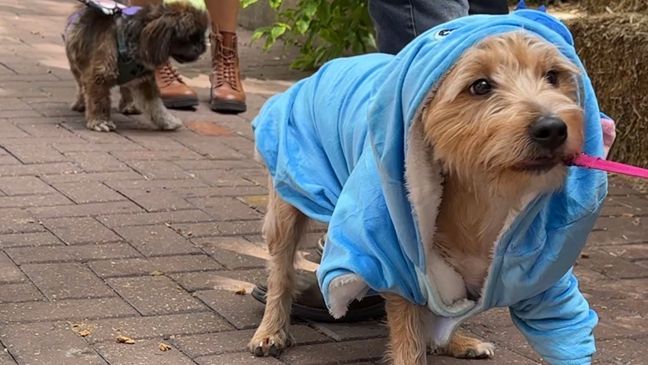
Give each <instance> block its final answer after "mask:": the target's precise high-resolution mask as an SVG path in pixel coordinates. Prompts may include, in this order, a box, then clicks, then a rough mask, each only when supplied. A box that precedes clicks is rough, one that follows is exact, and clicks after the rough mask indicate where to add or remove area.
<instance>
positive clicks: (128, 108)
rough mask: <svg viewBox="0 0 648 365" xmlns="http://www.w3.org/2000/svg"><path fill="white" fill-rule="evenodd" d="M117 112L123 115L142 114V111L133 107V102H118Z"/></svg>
mask: <svg viewBox="0 0 648 365" xmlns="http://www.w3.org/2000/svg"><path fill="white" fill-rule="evenodd" d="M119 112H120V113H122V114H124V115H134V114H142V111H141V110H140V109H139V108H138V107H137V105H135V102H133V101H130V102H123V101H120V102H119Z"/></svg>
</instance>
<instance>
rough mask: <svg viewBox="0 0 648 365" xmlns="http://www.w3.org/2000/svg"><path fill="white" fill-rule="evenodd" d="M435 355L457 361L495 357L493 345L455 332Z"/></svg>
mask: <svg viewBox="0 0 648 365" xmlns="http://www.w3.org/2000/svg"><path fill="white" fill-rule="evenodd" d="M437 353H438V354H441V355H448V356H452V357H456V358H459V359H486V358H491V357H493V355H495V345H493V344H492V343H490V342H484V341H482V340H479V339H477V338H473V337H468V336H466V335H463V334H461V333H459V332H455V333H454V334H453V335H452V338H450V342H449V343H448V345H447V346H445V347H443V348H440V349H438V350H437Z"/></svg>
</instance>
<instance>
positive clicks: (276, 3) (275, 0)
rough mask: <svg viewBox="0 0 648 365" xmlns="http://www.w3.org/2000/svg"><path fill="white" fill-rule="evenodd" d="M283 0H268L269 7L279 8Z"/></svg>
mask: <svg viewBox="0 0 648 365" xmlns="http://www.w3.org/2000/svg"><path fill="white" fill-rule="evenodd" d="M282 2H283V0H268V3H269V4H270V7H271V8H273V9H279V7H280V6H281V3H282Z"/></svg>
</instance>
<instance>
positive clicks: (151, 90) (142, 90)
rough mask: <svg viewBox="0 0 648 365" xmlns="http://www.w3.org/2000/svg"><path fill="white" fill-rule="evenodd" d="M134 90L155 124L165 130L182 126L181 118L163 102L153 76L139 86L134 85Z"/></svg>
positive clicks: (140, 103)
mask: <svg viewBox="0 0 648 365" xmlns="http://www.w3.org/2000/svg"><path fill="white" fill-rule="evenodd" d="M134 90H135V91H136V92H135V97H136V99H138V100H137V101H138V102H139V103H138V104H139V105H141V106H142V107H143V108H144V109H145V111H146V112H147V113H148V115H149V116H150V117H151V121H152V122H153V124H155V126H157V127H158V128H160V129H162V130H165V131H171V130H175V129H178V128H180V127H181V126H182V122H181V121H180V119H178V118H177V117H176V116H174V115H173V114H171V113H170V112H169V110H167V108H166V107H165V106H164V103H162V99H160V91H159V90H158V87H157V85H156V84H155V79H154V78H153V76H149V77H146V79H144V80H142V81H141V82H140V83H139V84H137V86H134Z"/></svg>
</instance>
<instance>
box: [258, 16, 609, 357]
mask: <svg viewBox="0 0 648 365" xmlns="http://www.w3.org/2000/svg"><path fill="white" fill-rule="evenodd" d="M521 30H524V31H527V32H530V33H532V34H534V35H536V36H539V37H541V38H543V39H545V40H546V41H548V42H550V43H552V44H554V45H555V46H557V47H558V49H559V50H560V51H561V52H562V54H563V55H564V56H565V57H567V58H568V59H570V60H571V61H572V62H573V63H574V64H576V65H577V66H578V67H579V68H580V69H581V71H582V75H581V76H580V78H579V83H580V102H581V104H582V106H583V108H584V110H585V116H586V124H585V145H584V152H586V153H588V154H590V155H593V156H602V154H603V141H602V134H601V125H600V114H599V108H598V104H597V101H596V96H595V94H594V91H593V89H592V86H591V84H590V81H589V79H588V77H587V74H586V72H585V70H584V68H583V66H582V64H581V62H580V60H579V58H578V56H577V55H576V52H575V50H574V47H573V39H572V37H571V34H570V33H569V31H568V29H567V28H566V27H565V26H564V25H563V24H562V23H560V22H559V21H558V20H556V19H555V18H553V17H551V16H549V15H547V14H545V13H542V12H539V11H533V10H519V11H516V12H514V13H512V14H509V15H502V16H488V15H478V16H469V17H464V18H460V19H457V20H454V21H451V22H448V23H445V24H442V25H440V26H438V27H436V28H434V29H431V30H429V31H428V32H426V33H424V34H422V35H420V36H419V37H418V38H416V39H415V40H414V41H413V42H412V43H410V44H409V45H408V46H407V47H406V48H405V49H403V50H402V51H401V52H400V53H399V54H398V55H396V56H390V55H384V54H370V55H364V56H358V57H351V58H344V59H338V60H334V61H331V62H329V63H327V64H326V65H324V66H323V67H322V68H321V69H320V71H318V72H317V73H315V74H314V75H313V76H311V77H309V78H307V79H305V80H302V81H300V82H298V83H297V84H295V85H294V86H293V87H291V88H290V89H289V90H287V91H286V92H284V93H282V94H280V95H276V96H274V97H272V98H271V99H270V100H269V101H268V102H267V103H266V104H265V105H264V107H263V108H262V110H261V111H260V113H259V116H258V117H257V118H256V119H255V120H254V122H253V128H254V131H255V137H256V147H257V150H258V152H259V154H260V155H261V157H262V158H263V160H264V162H265V163H266V166H267V167H268V170H269V172H270V174H271V175H272V177H273V182H274V187H275V189H276V190H277V192H278V193H279V195H280V196H281V197H282V198H283V199H284V200H286V201H287V202H289V203H290V204H292V205H294V206H295V207H297V208H298V209H299V210H301V211H302V212H303V213H305V214H306V215H307V216H309V217H310V218H312V219H315V220H318V221H321V222H326V223H328V224H329V230H328V236H327V242H326V246H325V252H324V257H323V259H322V262H321V265H320V268H319V270H318V278H319V281H320V287H321V288H322V292H323V295H324V298H325V299H326V301H327V305H328V306H329V309H330V310H331V312H332V313H334V314H337V315H341V314H343V313H344V310H345V308H346V305H347V304H348V302H349V301H350V300H352V299H353V298H354V297H359V296H362V295H364V294H365V293H366V292H367V290H373V291H376V292H392V293H397V294H399V295H401V296H403V297H404V298H407V299H408V300H410V301H412V302H415V303H418V304H421V305H427V306H428V307H429V309H430V310H431V311H432V312H433V313H435V315H437V316H438V321H437V322H436V324H435V325H434V328H433V329H432V330H433V337H434V340H435V341H436V342H437V343H439V344H444V343H445V342H446V341H447V340H448V338H449V336H450V335H451V333H452V331H453V330H454V328H455V327H456V326H457V325H458V324H459V323H460V322H461V321H463V320H465V319H466V318H468V317H470V316H473V315H475V314H477V313H479V312H482V311H484V310H487V309H489V308H493V307H502V306H507V307H509V308H510V312H511V316H512V318H513V321H514V323H515V324H516V326H517V327H518V328H519V329H520V330H521V331H522V332H523V333H524V335H525V336H526V338H527V339H528V340H529V342H530V343H531V345H532V346H533V347H534V348H535V349H536V350H537V351H538V352H539V353H540V354H541V355H542V356H543V357H544V359H545V360H546V361H548V362H549V363H551V364H554V365H572V364H574V365H580V364H589V363H591V355H592V354H593V353H594V351H595V346H594V338H593V335H592V330H593V328H594V326H595V325H596V323H597V316H596V314H595V313H594V312H593V311H592V310H591V309H590V308H589V305H588V303H587V302H586V300H585V299H584V298H583V296H582V294H581V293H580V291H579V290H578V282H577V280H576V278H575V277H574V275H573V274H572V266H573V264H574V262H575V261H576V259H577V257H578V255H579V253H580V251H581V249H582V248H583V246H584V245H585V242H586V238H587V235H588V233H589V231H590V230H591V229H592V227H593V225H594V221H595V219H596V217H597V215H598V211H599V208H600V205H601V203H602V200H603V199H604V197H605V195H606V192H607V177H606V175H605V173H602V172H599V171H594V170H584V169H578V168H570V170H569V174H568V177H567V181H566V184H565V186H564V189H563V190H561V191H559V192H556V193H553V194H545V195H542V196H537V197H535V198H533V199H532V200H531V201H530V203H529V204H528V205H527V206H526V208H525V209H524V210H523V211H522V212H521V213H520V214H519V215H518V216H517V217H515V218H514V219H513V220H512V222H511V223H510V224H509V225H508V226H507V228H506V229H505V231H504V232H502V234H501V236H500V238H499V240H498V242H497V245H496V248H495V252H494V257H493V261H492V264H491V267H490V270H489V276H488V278H487V280H486V283H485V284H484V289H483V293H482V297H481V299H480V300H479V301H478V302H476V303H475V302H472V301H468V300H466V301H463V302H460V303H454V304H447V303H443V302H442V301H441V299H440V295H439V292H438V288H437V287H436V286H435V285H434V284H433V278H430V277H429V275H427V274H426V264H430V262H427V263H426V253H425V251H424V248H423V245H422V244H421V232H420V227H419V223H418V221H417V217H416V214H415V213H414V209H413V207H412V203H411V202H410V200H409V199H408V190H407V187H406V182H405V157H406V154H407V150H408V141H409V139H408V134H409V132H410V127H411V125H412V122H413V121H414V120H415V116H416V114H417V112H418V111H419V109H420V107H421V105H422V102H423V101H424V99H425V97H426V96H427V95H428V93H429V92H430V90H433V89H434V86H435V85H436V83H437V82H438V81H439V80H440V79H441V77H442V76H443V75H444V74H445V73H446V72H447V71H448V70H449V69H450V68H451V67H452V65H453V64H454V63H455V62H456V61H457V59H458V58H459V57H460V56H461V55H462V53H463V52H464V51H466V50H467V49H468V48H470V47H471V46H473V45H475V44H476V43H478V42H479V41H481V40H483V39H484V38H486V37H488V36H492V35H496V34H502V33H507V32H512V31H521ZM428 261H429V260H428Z"/></svg>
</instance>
